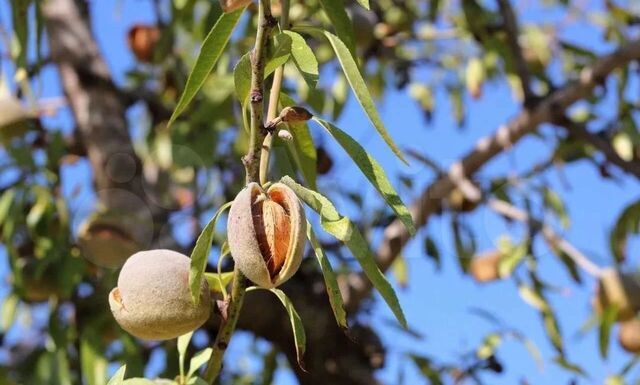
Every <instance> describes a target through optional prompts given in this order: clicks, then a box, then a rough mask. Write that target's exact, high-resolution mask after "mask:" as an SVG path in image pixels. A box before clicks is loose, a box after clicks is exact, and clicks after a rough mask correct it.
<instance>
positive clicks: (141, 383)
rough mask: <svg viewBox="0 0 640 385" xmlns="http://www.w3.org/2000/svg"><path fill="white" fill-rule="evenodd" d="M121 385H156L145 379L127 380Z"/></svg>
mask: <svg viewBox="0 0 640 385" xmlns="http://www.w3.org/2000/svg"><path fill="white" fill-rule="evenodd" d="M122 385H156V383H155V382H153V381H151V380H148V379H146V378H128V379H126V380H124V382H123V383H122Z"/></svg>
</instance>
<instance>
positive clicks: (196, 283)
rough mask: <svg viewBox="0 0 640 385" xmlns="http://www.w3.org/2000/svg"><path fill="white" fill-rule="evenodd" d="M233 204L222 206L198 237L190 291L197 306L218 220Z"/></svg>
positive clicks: (194, 250) (192, 257) (191, 271)
mask: <svg viewBox="0 0 640 385" xmlns="http://www.w3.org/2000/svg"><path fill="white" fill-rule="evenodd" d="M231 203H232V202H228V203H225V204H224V205H222V206H220V208H219V209H218V211H217V212H216V213H215V214H214V215H213V218H211V220H210V221H209V223H207V225H206V226H205V227H204V229H203V230H202V233H200V235H199V236H198V240H197V241H196V246H195V247H194V248H193V251H192V252H191V269H190V270H189V289H190V290H191V299H192V300H193V302H194V303H195V304H196V305H197V304H198V302H199V301H200V287H201V286H200V285H201V282H202V279H203V278H202V276H203V274H204V269H205V268H206V267H207V259H208V257H209V252H210V251H211V242H213V235H214V233H215V228H216V223H218V218H220V214H222V213H223V212H224V211H225V210H226V209H228V208H229V207H231Z"/></svg>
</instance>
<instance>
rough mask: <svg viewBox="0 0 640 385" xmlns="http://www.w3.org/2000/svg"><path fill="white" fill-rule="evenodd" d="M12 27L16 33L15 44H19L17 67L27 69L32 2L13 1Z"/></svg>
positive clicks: (26, 0) (28, 0)
mask: <svg viewBox="0 0 640 385" xmlns="http://www.w3.org/2000/svg"><path fill="white" fill-rule="evenodd" d="M10 4H11V15H12V26H13V32H14V34H15V35H14V39H15V43H16V44H17V48H18V49H17V52H15V54H17V55H16V56H17V57H16V65H17V67H22V68H24V67H26V65H27V52H28V46H27V43H28V38H29V36H28V34H29V29H28V28H29V18H28V12H29V6H30V5H31V0H14V1H11V3H10Z"/></svg>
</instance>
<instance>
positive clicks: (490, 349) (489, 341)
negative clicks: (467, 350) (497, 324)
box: [476, 333, 502, 360]
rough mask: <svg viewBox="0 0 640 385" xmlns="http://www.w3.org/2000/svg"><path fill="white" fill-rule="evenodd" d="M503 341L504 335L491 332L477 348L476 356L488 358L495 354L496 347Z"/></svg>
mask: <svg viewBox="0 0 640 385" xmlns="http://www.w3.org/2000/svg"><path fill="white" fill-rule="evenodd" d="M501 343H502V336H500V334H497V333H491V334H489V335H487V336H486V337H484V340H483V341H482V344H481V345H480V346H479V347H478V349H477V350H476V356H477V357H478V358H480V359H483V360H485V359H487V358H489V357H491V356H492V355H494V354H495V351H496V348H497V347H498V346H499V345H500V344H501Z"/></svg>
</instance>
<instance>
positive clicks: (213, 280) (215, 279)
mask: <svg viewBox="0 0 640 385" xmlns="http://www.w3.org/2000/svg"><path fill="white" fill-rule="evenodd" d="M204 279H206V280H207V283H208V284H209V290H211V291H215V292H222V289H221V287H222V286H224V287H226V286H227V285H228V284H229V283H231V281H232V280H233V271H229V272H226V273H222V274H220V275H218V273H204Z"/></svg>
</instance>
